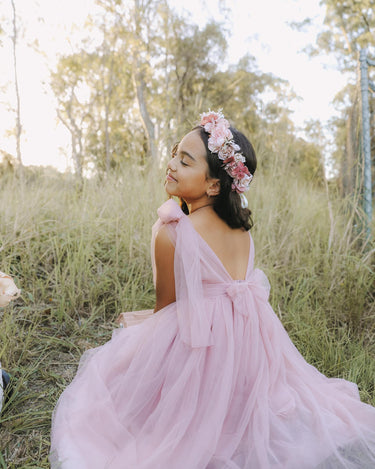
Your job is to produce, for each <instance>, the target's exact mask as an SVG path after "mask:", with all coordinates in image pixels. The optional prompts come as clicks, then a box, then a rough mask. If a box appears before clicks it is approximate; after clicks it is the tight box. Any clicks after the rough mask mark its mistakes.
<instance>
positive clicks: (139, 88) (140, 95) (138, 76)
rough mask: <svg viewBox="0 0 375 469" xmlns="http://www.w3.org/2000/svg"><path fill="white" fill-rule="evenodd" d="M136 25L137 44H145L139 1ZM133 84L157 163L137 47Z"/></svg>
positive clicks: (137, 1) (135, 49) (135, 19)
mask: <svg viewBox="0 0 375 469" xmlns="http://www.w3.org/2000/svg"><path fill="white" fill-rule="evenodd" d="M134 24H135V38H134V39H135V41H134V42H135V43H136V44H137V43H138V44H139V43H143V40H142V35H141V31H140V24H141V18H140V5H139V0H135V1H134ZM133 82H134V88H135V91H136V94H137V100H138V106H139V111H140V114H141V118H142V122H143V126H144V129H145V131H146V135H147V139H148V144H149V149H150V154H151V159H152V161H157V159H158V148H157V145H156V141H155V126H154V123H153V122H152V120H151V118H150V114H149V112H148V109H147V103H146V99H145V88H146V84H145V81H144V77H143V71H142V63H141V62H140V60H139V57H138V50H137V47H135V48H134V49H133Z"/></svg>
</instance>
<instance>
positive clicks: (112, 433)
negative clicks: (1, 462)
mask: <svg viewBox="0 0 375 469" xmlns="http://www.w3.org/2000/svg"><path fill="white" fill-rule="evenodd" d="M167 168H168V170H167V177H166V182H165V189H166V191H167V193H168V194H169V195H170V196H176V197H179V198H180V199H181V201H182V209H181V208H180V206H179V205H178V204H177V203H176V202H175V201H173V200H168V201H167V202H165V203H164V204H163V205H162V206H161V207H160V208H159V210H158V215H159V220H158V221H157V222H156V224H155V225H154V228H153V242H152V245H153V250H152V252H153V266H154V278H155V285H156V307H155V310H154V312H155V314H153V315H151V316H150V317H149V318H147V319H146V320H144V321H142V322H141V323H139V324H137V325H133V326H131V327H129V328H126V329H118V330H116V331H115V333H114V335H113V338H112V340H110V341H109V342H108V343H107V344H105V345H104V346H102V347H99V348H96V349H93V350H90V351H88V352H86V354H85V355H84V360H82V361H81V365H80V368H79V371H78V373H77V376H76V377H75V379H74V380H73V382H72V383H71V385H70V386H69V387H68V388H67V389H66V390H65V392H64V393H63V394H62V396H61V398H60V400H59V403H58V405H57V408H56V410H55V414H54V418H53V425H52V445H51V462H52V467H53V468H57V467H59V468H63V469H65V468H66V469H104V468H111V469H276V468H277V469H313V468H314V469H334V468H335V469H337V468H341V469H354V468H355V469H370V468H374V467H375V408H373V407H371V406H369V405H366V404H363V403H361V402H360V400H359V395H358V390H357V387H356V386H355V385H354V384H352V383H349V382H346V381H344V380H341V379H328V378H326V377H325V376H323V375H322V374H320V373H319V372H318V371H317V370H316V369H315V368H314V367H312V366H310V365H308V364H307V363H306V362H305V361H304V359H303V358H302V356H301V355H300V354H299V352H298V351H297V350H296V348H295V347H294V346H293V344H292V343H291V341H290V339H289V337H288V335H287V333H286V332H285V330H284V328H283V327H282V325H281V323H280V321H279V320H278V318H277V316H276V315H275V314H274V312H273V310H272V308H271V306H270V305H269V303H268V294H269V284H268V281H267V278H266V277H265V275H264V274H263V272H262V271H260V270H259V269H254V267H253V260H254V245H253V241H252V238H251V236H250V235H249V229H250V227H251V221H250V211H249V210H248V209H247V208H246V199H245V197H244V195H243V193H244V191H246V190H247V189H248V187H249V184H250V182H251V179H252V176H253V174H254V171H255V168H256V159H255V154H254V150H253V148H252V146H251V144H250V142H249V141H248V140H247V139H246V138H245V137H244V136H243V135H242V134H241V133H240V132H238V131H237V130H235V129H234V128H232V127H229V123H228V121H227V120H226V119H225V118H224V116H223V115H222V114H221V113H220V112H219V113H214V112H209V113H206V114H203V115H202V119H201V122H200V125H199V126H198V127H197V128H195V129H193V130H192V131H191V132H189V133H188V134H187V135H185V137H184V138H183V139H182V140H181V142H180V143H179V144H178V146H177V148H176V149H175V152H174V154H173V158H172V159H171V160H170V162H169V163H168V167H167ZM128 318H132V316H131V314H130V313H125V314H124V315H123V317H122V320H127V319H128Z"/></svg>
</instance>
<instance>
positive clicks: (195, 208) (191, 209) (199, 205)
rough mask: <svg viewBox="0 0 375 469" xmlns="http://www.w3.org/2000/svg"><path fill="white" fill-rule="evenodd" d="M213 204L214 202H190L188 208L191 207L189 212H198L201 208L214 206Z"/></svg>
mask: <svg viewBox="0 0 375 469" xmlns="http://www.w3.org/2000/svg"><path fill="white" fill-rule="evenodd" d="M212 206H213V204H212V203H206V204H205V203H202V204H188V209H189V213H194V212H196V211H197V210H200V209H202V208H207V207H211V208H212Z"/></svg>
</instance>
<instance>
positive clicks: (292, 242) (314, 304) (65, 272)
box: [0, 167, 375, 468]
mask: <svg viewBox="0 0 375 469" xmlns="http://www.w3.org/2000/svg"><path fill="white" fill-rule="evenodd" d="M285 174H286V175H287V174H288V172H287V169H286V170H285ZM161 181H162V174H161V172H160V174H159V171H158V170H156V169H155V170H153V171H147V172H142V171H141V170H139V169H137V168H135V167H127V168H124V170H123V172H121V173H120V174H117V175H116V176H113V177H110V178H108V179H105V180H89V181H86V182H85V184H84V186H83V187H82V188H81V189H80V190H79V189H77V187H76V184H75V182H74V180H73V179H72V178H71V177H69V176H58V175H53V174H52V175H49V177H43V176H41V175H34V176H30V175H29V176H28V178H27V182H26V184H25V186H24V187H20V186H19V183H18V181H17V180H16V179H13V178H11V177H9V178H3V179H2V180H1V181H0V207H1V208H0V217H1V226H0V249H1V251H0V255H1V264H0V269H1V270H2V271H5V272H9V273H11V274H12V275H13V276H14V278H15V280H16V283H17V285H18V286H19V287H21V288H22V298H20V299H19V300H17V301H16V302H15V303H13V304H11V305H10V306H9V307H7V308H5V309H4V310H3V311H2V312H0V320H1V323H0V360H1V362H2V365H3V367H4V368H5V369H7V370H9V371H10V373H11V374H12V376H13V377H14V392H13V396H12V398H11V400H10V401H9V403H8V404H7V406H6V407H5V408H4V412H3V413H2V416H1V420H0V422H1V427H0V468H3V467H4V468H6V467H7V468H46V467H49V466H48V461H47V454H48V448H49V430H50V419H51V413H52V410H53V408H54V405H55V403H56V400H57V398H58V396H59V395H60V393H61V391H62V390H63V389H64V388H65V387H66V385H67V384H68V383H69V382H70V381H71V379H72V377H73V376H74V373H75V370H76V367H77V364H78V361H79V358H80V356H81V354H82V353H83V352H84V351H85V350H86V349H87V348H90V347H93V346H97V345H100V344H103V343H104V342H105V341H107V340H108V339H109V338H110V337H111V331H112V329H113V327H114V322H113V321H114V319H115V318H116V316H117V314H118V313H120V312H121V311H129V310H137V309H144V308H152V307H153V302H154V292H153V287H152V273H151V268H150V253H149V250H150V248H149V243H150V234H151V226H152V224H153V222H154V221H155V217H156V214H155V212H156V208H157V207H158V206H159V205H160V204H161V203H162V202H163V201H164V200H165V199H166V197H165V194H164V193H163V189H162V183H161ZM331 198H332V200H331V201H330V202H331V204H332V211H333V218H330V216H329V212H328V203H327V197H326V194H325V192H324V191H323V190H322V189H319V188H314V187H313V186H312V185H307V184H306V183H303V182H301V181H298V180H293V179H292V178H290V179H287V177H282V175H280V174H278V173H277V171H276V167H275V169H274V170H273V172H272V171H271V172H270V173H269V174H267V175H264V174H262V172H261V171H260V172H259V174H258V175H257V177H256V178H255V180H254V184H253V186H252V188H251V190H250V192H249V201H250V207H251V208H252V210H253V214H254V220H255V226H254V229H253V237H254V242H255V248H256V258H255V259H256V260H255V262H256V265H257V266H258V267H260V268H262V269H263V270H264V271H265V272H266V273H267V275H268V276H269V280H270V283H271V285H272V290H271V304H272V306H273V307H274V309H275V311H276V314H278V316H279V317H280V318H281V320H282V321H283V324H284V326H285V327H286V329H287V330H288V332H289V334H290V336H291V338H292V340H293V341H294V343H295V345H296V346H297V347H298V348H299V350H300V351H301V353H302V354H303V355H304V357H305V358H306V359H307V360H308V361H309V362H310V363H312V364H313V365H315V366H317V367H318V368H319V370H320V371H321V372H323V373H325V374H327V375H328V376H338V377H343V378H345V379H349V380H351V381H355V382H356V383H357V384H358V385H359V388H360V392H361V397H362V399H363V400H364V401H366V402H369V403H372V404H375V389H374V388H375V386H374V383H375V342H374V337H375V325H374V324H375V321H374V318H375V308H374V280H373V279H374V272H373V265H374V254H373V252H372V251H371V247H368V248H367V249H366V250H365V249H362V248H361V247H360V243H359V242H358V239H357V238H356V235H355V234H354V233H353V232H352V230H351V229H350V226H351V224H352V220H351V213H352V211H351V210H350V207H349V208H348V203H347V202H346V201H341V200H339V199H338V198H336V197H334V196H332V195H331Z"/></svg>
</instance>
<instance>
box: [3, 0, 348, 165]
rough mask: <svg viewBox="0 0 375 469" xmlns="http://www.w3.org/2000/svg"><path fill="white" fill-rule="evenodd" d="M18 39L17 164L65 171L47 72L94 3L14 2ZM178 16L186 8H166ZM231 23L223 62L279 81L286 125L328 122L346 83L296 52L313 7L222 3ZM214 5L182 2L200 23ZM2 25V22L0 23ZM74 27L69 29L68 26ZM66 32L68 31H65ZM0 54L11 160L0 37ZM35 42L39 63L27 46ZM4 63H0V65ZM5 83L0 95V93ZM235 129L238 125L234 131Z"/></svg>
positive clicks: (6, 57) (63, 138)
mask: <svg viewBox="0 0 375 469" xmlns="http://www.w3.org/2000/svg"><path fill="white" fill-rule="evenodd" d="M15 1H16V6H17V8H18V15H19V17H20V18H21V21H20V23H22V27H23V29H24V38H23V39H22V38H21V40H20V45H19V49H18V67H19V77H20V83H19V87H20V93H21V106H22V108H21V112H22V121H23V128H24V133H23V137H22V152H23V159H24V163H25V164H26V165H29V164H35V165H39V164H40V165H53V166H55V167H57V168H58V169H60V170H64V169H65V168H67V167H70V166H71V161H70V137H69V134H68V132H67V130H66V129H65V128H64V127H63V126H62V124H60V123H58V120H57V117H56V112H55V103H54V98H53V95H52V93H51V91H50V89H49V86H48V68H52V69H53V68H54V65H55V63H56V55H57V54H59V53H69V51H73V50H74V44H75V43H76V42H77V41H79V37H80V34H82V33H81V32H80V31H82V25H83V23H84V21H85V18H86V16H87V14H88V13H89V12H90V11H92V10H93V8H94V3H95V1H94V0H64V1H61V0H15ZM171 3H172V4H173V5H175V6H176V8H178V9H182V7H181V5H183V4H185V5H184V7H183V8H184V9H185V11H186V9H187V6H186V2H185V1H183V0H173V1H171ZM226 4H227V6H228V7H230V13H229V18H230V19H231V21H232V24H233V31H232V37H231V39H230V42H229V54H228V61H229V62H230V63H235V62H237V61H238V60H239V59H240V58H241V57H242V56H243V55H244V54H246V53H250V54H251V55H254V56H255V57H256V60H257V63H258V66H259V69H260V70H261V71H263V72H270V73H272V74H274V75H275V76H278V77H281V78H285V79H286V80H288V81H289V82H290V84H291V85H292V87H293V89H294V91H295V92H296V93H297V95H299V96H300V97H301V98H302V99H301V100H300V101H297V102H296V103H295V104H294V106H293V110H294V113H293V116H292V118H293V120H294V121H295V123H296V124H297V125H298V126H302V125H303V122H304V121H305V120H308V119H311V118H313V119H320V120H321V121H322V123H323V124H324V123H326V122H327V120H328V119H329V118H330V117H332V115H334V113H335V111H334V108H333V106H332V105H331V101H332V100H333V98H334V96H335V94H336V93H337V92H338V91H339V90H340V89H342V88H343V87H344V86H345V84H346V78H345V76H343V75H342V74H341V73H340V72H338V71H337V70H335V68H334V67H335V63H334V60H333V59H332V58H329V57H327V56H325V57H317V58H314V59H311V58H308V57H307V56H306V55H305V54H304V53H301V52H300V50H301V49H302V48H303V47H305V46H306V45H307V44H309V43H313V42H314V39H315V36H316V33H317V31H318V29H319V25H321V24H322V22H323V18H324V9H323V7H321V6H319V0H303V1H301V0H262V1H261V2H260V1H259V0H247V1H244V0H227V1H226ZM217 5H218V1H217V0H203V1H202V0H189V2H188V8H189V11H190V12H191V15H192V18H193V20H194V21H195V22H197V23H198V24H202V23H203V22H204V21H205V19H206V18H207V17H210V16H213V17H214V18H215V19H218V20H220V19H222V18H223V16H222V14H221V11H222V10H220V8H218V6H217ZM11 15H12V10H11V2H10V0H5V1H4V0H3V1H2V2H1V4H0V18H2V17H3V18H5V19H6V20H7V21H9V20H10V19H11ZM305 17H313V18H315V27H314V28H313V29H312V30H311V31H309V32H306V33H302V32H297V31H294V30H292V29H291V28H290V27H289V26H288V24H287V23H288V22H292V21H300V20H303V19H304V18H305ZM1 23H2V24H3V21H1ZM74 25H76V26H74ZM72 28H73V30H72ZM0 39H2V42H3V44H2V47H0V63H1V64H2V67H1V68H0V93H1V95H0V96H1V97H0V148H2V149H4V150H6V151H8V152H9V153H11V154H13V155H15V153H16V151H15V138H14V137H13V136H9V135H8V134H9V131H10V130H11V129H12V128H14V127H15V114H14V113H13V112H11V111H10V110H9V105H10V106H12V107H13V108H14V107H15V95H14V89H13V88H14V87H13V81H12V80H13V64H12V56H11V41H10V39H9V38H7V37H6V36H3V38H0ZM36 39H37V40H38V42H39V49H40V50H41V51H44V52H45V54H46V55H45V56H44V57H43V56H42V55H41V54H38V53H37V52H35V51H34V50H33V48H32V47H31V46H30V44H31V43H32V42H33V41H35V40H36ZM4 64H7V65H6V66H4ZM6 84H8V86H7V87H6V89H5V90H4V89H2V88H3V86H4V85H6ZM238 125H239V126H240V124H238Z"/></svg>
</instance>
